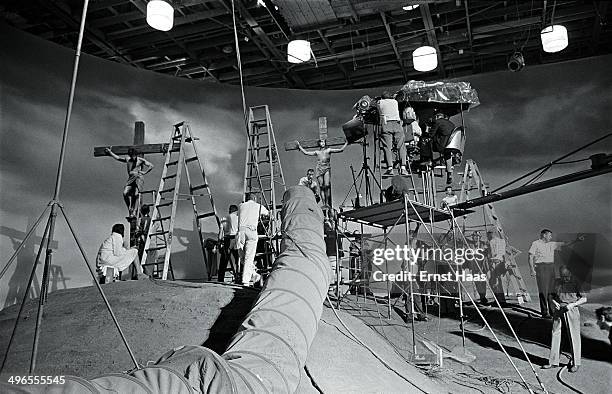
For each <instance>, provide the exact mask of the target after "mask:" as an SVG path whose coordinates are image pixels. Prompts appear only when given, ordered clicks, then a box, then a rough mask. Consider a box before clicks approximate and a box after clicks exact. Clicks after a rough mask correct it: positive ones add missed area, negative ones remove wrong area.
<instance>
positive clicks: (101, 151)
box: [94, 121, 169, 157]
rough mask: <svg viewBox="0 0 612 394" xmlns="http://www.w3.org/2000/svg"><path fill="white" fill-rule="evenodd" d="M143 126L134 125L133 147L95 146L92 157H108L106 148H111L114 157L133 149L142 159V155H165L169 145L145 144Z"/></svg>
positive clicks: (138, 123) (140, 123)
mask: <svg viewBox="0 0 612 394" xmlns="http://www.w3.org/2000/svg"><path fill="white" fill-rule="evenodd" d="M144 135H145V124H144V122H140V121H139V122H136V123H134V144H133V145H117V146H113V147H112V148H111V147H110V146H109V145H107V146H96V147H94V157H100V156H108V154H106V148H111V150H112V151H113V153H114V154H116V155H127V153H128V150H129V149H130V148H134V149H135V150H136V153H137V154H138V155H139V156H141V157H142V155H147V154H153V153H165V152H167V151H168V145H169V144H167V143H166V144H145V143H144Z"/></svg>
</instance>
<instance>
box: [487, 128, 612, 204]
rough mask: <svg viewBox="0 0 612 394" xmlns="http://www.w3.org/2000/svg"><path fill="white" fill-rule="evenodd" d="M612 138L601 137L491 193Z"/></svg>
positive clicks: (609, 134)
mask: <svg viewBox="0 0 612 394" xmlns="http://www.w3.org/2000/svg"><path fill="white" fill-rule="evenodd" d="M610 136H612V133H608V134H606V135H604V136H602V137H599V138H597V139H595V140H593V141H591V142H589V143H588V144H586V145H583V146H581V147H580V148H578V149H574V150H573V151H571V152H569V153H567V154H565V155H563V156H561V157H559V158H557V159H555V160H553V161H551V162H550V163H548V164H545V165H543V166H542V167H539V168H536V169H535V170H533V171H530V172H528V173H527V174H525V175H523V176H521V177H519V178H516V179H515V180H513V181H511V182H508V183H505V184H503V185H501V186H500V187H498V188H497V189H495V190H493V191H491V193H495V192H497V191H499V190H501V189H503V188H505V187H508V186H510V185H512V184H515V183H516V182H518V181H520V180H522V179H525V178H527V177H528V176H530V175H533V174H535V173H536V172H538V171H541V170H543V169H545V168H546V167H550V166H551V165H553V164H555V163H558V162H559V161H561V160H563V159H565V158H567V157H569V156H571V155H573V154H574V153H577V152H579V151H581V150H583V149H585V148H588V147H589V146H591V145H593V144H596V143H598V142H599V141H601V140H604V139H606V138H608V137H610Z"/></svg>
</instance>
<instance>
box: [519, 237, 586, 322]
mask: <svg viewBox="0 0 612 394" xmlns="http://www.w3.org/2000/svg"><path fill="white" fill-rule="evenodd" d="M583 240H584V237H582V236H581V237H578V239H577V240H576V241H583ZM576 241H573V242H553V241H552V231H550V230H548V229H544V230H542V231H540V239H538V240H535V241H533V242H532V243H531V247H530V248H529V267H530V268H531V276H535V277H536V282H537V284H538V293H539V296H540V311H541V312H542V317H543V318H545V319H548V318H550V317H551V313H550V311H551V310H552V308H551V307H550V305H549V296H550V294H551V293H552V292H553V290H554V286H555V250H558V249H561V247H562V246H567V245H571V244H573V243H575V242H576Z"/></svg>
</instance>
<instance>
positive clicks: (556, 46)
mask: <svg viewBox="0 0 612 394" xmlns="http://www.w3.org/2000/svg"><path fill="white" fill-rule="evenodd" d="M540 37H541V38H542V48H543V49H544V52H549V53H554V52H559V51H562V50H564V49H565V48H566V47H567V44H568V39H567V29H566V28H565V26H563V25H552V26H546V27H545V28H544V29H542V32H541V33H540Z"/></svg>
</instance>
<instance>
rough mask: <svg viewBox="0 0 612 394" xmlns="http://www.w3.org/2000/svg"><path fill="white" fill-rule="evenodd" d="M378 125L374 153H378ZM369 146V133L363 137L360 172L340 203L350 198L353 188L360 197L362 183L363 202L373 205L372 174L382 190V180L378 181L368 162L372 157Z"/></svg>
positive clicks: (374, 137) (364, 204)
mask: <svg viewBox="0 0 612 394" xmlns="http://www.w3.org/2000/svg"><path fill="white" fill-rule="evenodd" d="M377 129H378V125H374V130H373V139H374V148H375V149H374V154H376V139H377V138H378V130H377ZM367 147H368V141H367V134H366V135H365V136H364V137H363V138H362V139H361V154H362V158H363V159H362V164H361V169H360V170H359V172H358V173H357V176H356V177H355V176H354V177H353V184H352V185H351V187H350V189H349V190H348V192H347V193H346V196H345V197H344V200H343V201H342V204H340V205H344V203H345V202H346V200H347V199H348V197H349V195H350V194H351V191H353V189H354V190H355V193H356V194H357V196H358V198H359V194H360V191H361V185H365V186H364V187H365V193H364V202H363V206H368V205H372V204H374V199H373V197H372V196H373V195H372V181H371V180H370V176H371V177H372V179H373V180H374V183H375V184H376V186H378V190H379V192H382V187H381V186H380V182H379V181H378V179H376V175H375V174H374V172H373V171H372V168H371V167H370V164H369V163H368V160H369V159H370V158H369V157H368V152H367ZM375 160H376V159H375ZM357 179H359V185H357ZM380 200H382V199H380V194H379V202H382V201H380Z"/></svg>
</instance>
